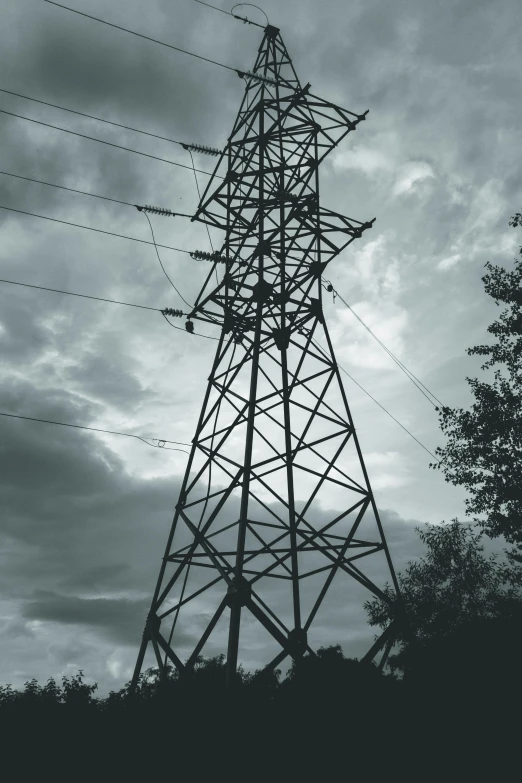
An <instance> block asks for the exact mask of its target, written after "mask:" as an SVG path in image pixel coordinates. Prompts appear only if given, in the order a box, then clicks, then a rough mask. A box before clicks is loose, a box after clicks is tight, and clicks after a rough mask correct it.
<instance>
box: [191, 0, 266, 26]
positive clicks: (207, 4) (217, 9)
mask: <svg viewBox="0 0 522 783" xmlns="http://www.w3.org/2000/svg"><path fill="white" fill-rule="evenodd" d="M194 1H195V2H196V3H199V4H200V5H206V6H207V8H213V9H214V11H221V13H222V14H226V15H227V16H231V17H232V18H233V19H239V20H240V21H241V22H245V23H246V24H253V25H255V26H256V27H261V29H264V28H263V25H262V24H259V23H258V22H252V21H251V20H250V19H247V18H246V17H244V16H239V15H238V14H233V13H232V12H231V11H225V10H224V9H223V8H218V7H217V5H210V3H205V2H203V0H194ZM237 5H252V4H251V3H238V4H237ZM234 8H236V6H234ZM256 8H257V6H256ZM259 10H261V9H259Z"/></svg>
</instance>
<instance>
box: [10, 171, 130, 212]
mask: <svg viewBox="0 0 522 783" xmlns="http://www.w3.org/2000/svg"><path fill="white" fill-rule="evenodd" d="M0 174H5V176H6V177H16V179H25V180H27V182H35V183H36V184H37V185H47V186H48V187H50V188H58V189H59V190H68V191H70V192H71V193H79V194H80V195H81V196H91V198H101V199H103V200H104V201H114V203H115V204H124V205H125V206H127V207H135V206H136V204H131V203H130V201H121V200H120V199H118V198H109V196H100V195H99V194H98V193H88V192H87V191H86V190H77V189H76V188H68V187H66V186H65V185H56V184H55V183H54V182H44V181H43V180H41V179H33V177H23V176H22V175H21V174H12V173H11V172H10V171H0Z"/></svg>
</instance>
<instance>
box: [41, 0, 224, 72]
mask: <svg viewBox="0 0 522 783" xmlns="http://www.w3.org/2000/svg"><path fill="white" fill-rule="evenodd" d="M44 2H45V3H49V5H55V6H57V7H58V8H63V9H65V10H66V11H72V13H73V14H78V15H79V16H85V17H86V18H87V19H93V20H94V21H95V22H101V23H102V24H106V25H108V26H109V27H114V28H115V29H116V30H122V31H123V32H124V33H130V34H131V35H136V36H137V37H138V38H144V39H145V40H146V41H152V43H157V44H159V45H160V46H166V47H167V48H168V49H173V50H174V51H176V52H181V53H182V54H188V55H190V56H191V57H197V59H198V60H204V61H205V62H207V63H212V65H219V67H220V68H226V69H227V70H228V71H234V73H237V70H238V69H237V68H233V67H232V66H231V65H225V64H224V63H218V62H217V61H216V60H210V59H209V58H208V57H202V56H201V55H200V54H194V52H188V51H187V50H186V49H180V48H179V46H173V45H172V44H168V43H165V41H159V40H158V39H157V38H151V37H150V36H149V35H144V34H143V33H137V32H136V31H135V30H129V29H128V28H127V27H122V26H121V25H118V24H114V23H113V22H107V21H106V20H105V19H100V18H99V17H97V16H91V14H86V13H84V12H83V11H78V10H77V9H76V8H69V6H67V5H62V4H61V3H55V2H54V0H44Z"/></svg>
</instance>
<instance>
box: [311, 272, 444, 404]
mask: <svg viewBox="0 0 522 783" xmlns="http://www.w3.org/2000/svg"><path fill="white" fill-rule="evenodd" d="M327 282H328V281H327ZM330 285H331V283H330ZM323 287H324V286H323ZM326 290H328V289H326ZM332 290H333V292H334V293H335V295H336V296H338V297H339V299H340V300H341V302H342V303H343V304H344V305H345V306H346V307H347V308H348V310H350V312H351V313H352V314H353V315H354V316H355V317H356V318H357V320H358V321H359V322H360V323H361V324H362V325H363V326H364V328H365V329H366V331H367V332H369V333H370V334H371V336H372V337H373V338H374V340H376V341H377V342H378V343H379V345H380V346H381V348H383V349H384V350H385V351H386V353H387V354H388V356H389V357H390V358H391V359H392V360H393V361H394V362H395V364H396V365H397V366H398V367H399V369H401V370H402V371H403V372H404V373H405V375H406V376H407V377H408V378H409V380H410V381H411V382H412V383H413V385H414V386H416V387H417V389H418V390H419V391H420V393H421V394H423V395H424V396H425V397H426V399H427V400H428V402H429V403H430V404H431V405H433V407H434V408H436V407H437V406H436V405H435V404H434V402H433V401H432V400H431V399H430V398H429V397H428V395H427V394H425V392H424V391H423V389H425V391H426V392H428V394H429V395H431V397H433V399H434V400H436V402H437V403H438V404H439V405H440V406H441V407H444V405H443V403H442V402H441V401H440V400H439V399H438V398H437V397H436V396H435V395H434V394H433V392H431V391H430V390H429V389H428V387H427V386H425V385H424V384H423V382H422V381H420V380H419V379H418V378H417V376H416V375H414V374H413V373H412V372H411V370H409V369H408V368H407V367H406V365H404V364H403V363H402V362H401V360H400V359H398V358H397V357H396V356H395V354H393V353H392V351H390V349H389V348H388V347H387V346H386V345H385V344H384V343H383V342H382V340H380V339H379V338H378V337H377V335H376V334H375V332H373V331H372V330H371V329H370V327H369V326H367V324H365V322H364V321H363V319H362V318H361V317H360V316H359V315H357V313H356V312H355V310H353V308H352V307H350V305H349V304H348V302H347V301H346V300H345V299H344V298H343V297H342V296H341V294H340V293H339V292H338V291H336V290H335V288H333V286H332ZM421 386H422V389H421V388H420V387H421Z"/></svg>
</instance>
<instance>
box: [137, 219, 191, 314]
mask: <svg viewBox="0 0 522 783" xmlns="http://www.w3.org/2000/svg"><path fill="white" fill-rule="evenodd" d="M143 214H144V215H145V217H146V218H147V221H148V223H149V226H150V232H151V234H152V242H153V244H154V249H155V251H156V255H157V257H158V261H159V263H160V266H161V268H162V269H163V274H164V275H165V277H166V278H167V280H168V281H169V283H170V284H171V286H172V288H173V289H174V291H175V292H176V293H177V295H178V296H179V298H180V299H182V300H183V301H184V302H185V304H186V305H187V307H189V308H190V309H191V310H192V305H191V304H190V303H189V302H187V300H186V299H185V297H184V296H183V294H181V293H180V292H179V290H178V289H177V288H176V286H175V285H174V283H173V282H172V280H171V279H170V277H169V275H168V274H167V270H166V269H165V267H164V266H163V264H162V262H161V257H160V254H159V250H158V246H157V244H156V237H155V236H154V229H153V228H152V223H151V222H150V217H149V216H148V215H147V213H146V212H143Z"/></svg>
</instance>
